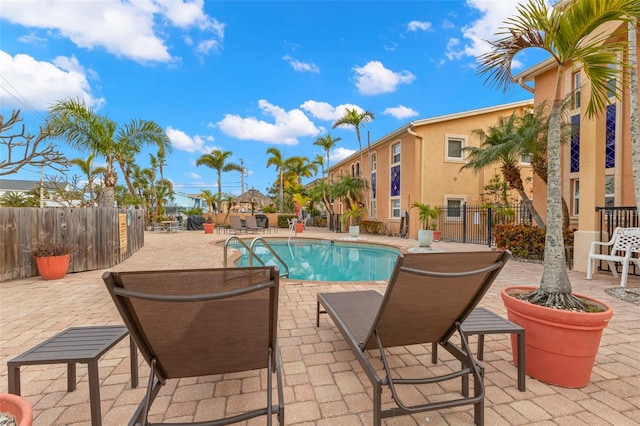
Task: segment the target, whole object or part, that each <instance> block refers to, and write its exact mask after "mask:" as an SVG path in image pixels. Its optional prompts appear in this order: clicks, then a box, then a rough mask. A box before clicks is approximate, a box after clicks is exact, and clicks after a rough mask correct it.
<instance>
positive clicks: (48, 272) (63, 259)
mask: <svg viewBox="0 0 640 426" xmlns="http://www.w3.org/2000/svg"><path fill="white" fill-rule="evenodd" d="M70 260H71V255H70V254H63V255H62V256H47V257H36V265H38V272H39V273H40V275H41V276H42V279H43V280H59V279H60V278H64V276H65V275H67V271H68V270H69V261H70Z"/></svg>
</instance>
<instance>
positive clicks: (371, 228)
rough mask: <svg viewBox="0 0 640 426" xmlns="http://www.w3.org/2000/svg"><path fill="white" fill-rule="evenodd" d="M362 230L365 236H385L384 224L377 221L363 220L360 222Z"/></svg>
mask: <svg viewBox="0 0 640 426" xmlns="http://www.w3.org/2000/svg"><path fill="white" fill-rule="evenodd" d="M360 230H361V231H362V232H363V233H365V234H373V235H384V223H383V222H377V221H375V220H363V221H361V222H360Z"/></svg>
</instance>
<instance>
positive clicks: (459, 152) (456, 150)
mask: <svg viewBox="0 0 640 426" xmlns="http://www.w3.org/2000/svg"><path fill="white" fill-rule="evenodd" d="M463 148H464V138H461V137H452V136H448V137H447V160H453V161H460V160H464V151H463Z"/></svg>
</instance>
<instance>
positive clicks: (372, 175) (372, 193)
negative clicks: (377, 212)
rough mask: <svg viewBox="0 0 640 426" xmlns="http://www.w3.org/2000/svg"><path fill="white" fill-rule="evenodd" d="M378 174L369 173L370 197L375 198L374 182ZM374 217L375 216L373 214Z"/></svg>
mask: <svg viewBox="0 0 640 426" xmlns="http://www.w3.org/2000/svg"><path fill="white" fill-rule="evenodd" d="M377 175H378V174H377V173H376V172H373V173H371V198H372V199H374V200H375V199H376V198H377V197H376V184H377V180H378V176H377ZM374 217H375V216H374Z"/></svg>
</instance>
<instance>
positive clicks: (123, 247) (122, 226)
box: [118, 213, 127, 253]
mask: <svg viewBox="0 0 640 426" xmlns="http://www.w3.org/2000/svg"><path fill="white" fill-rule="evenodd" d="M118 230H119V234H120V253H125V252H126V251H127V214H126V213H119V214H118Z"/></svg>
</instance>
